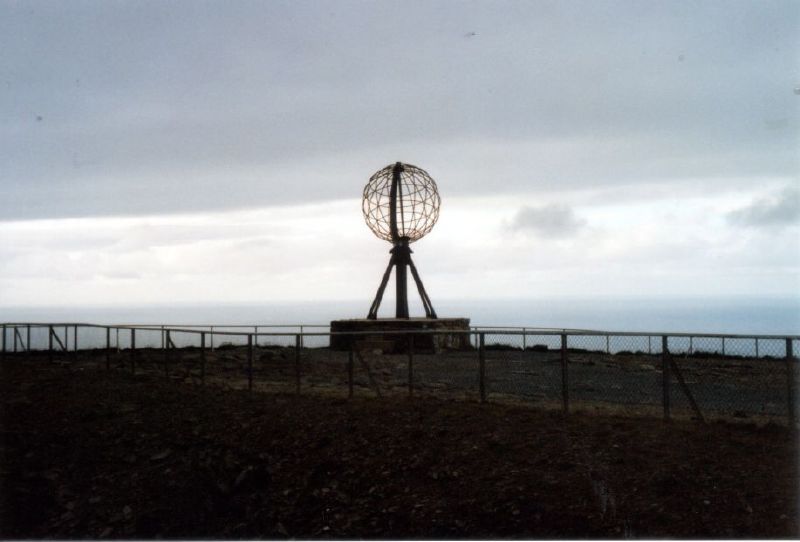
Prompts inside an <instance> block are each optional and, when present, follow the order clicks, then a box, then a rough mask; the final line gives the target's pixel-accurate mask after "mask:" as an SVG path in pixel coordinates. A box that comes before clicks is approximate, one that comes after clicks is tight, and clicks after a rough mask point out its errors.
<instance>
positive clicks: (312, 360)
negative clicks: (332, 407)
mask: <svg viewBox="0 0 800 542" xmlns="http://www.w3.org/2000/svg"><path fill="white" fill-rule="evenodd" d="M324 338H325V339H327V338H328V337H327V336H324ZM306 339H308V337H306ZM348 357H349V352H347V351H341V350H332V349H328V348H308V347H306V348H301V349H300V393H319V394H322V395H334V396H338V397H344V396H347V393H348V369H347V367H348Z"/></svg>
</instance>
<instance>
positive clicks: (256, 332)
mask: <svg viewBox="0 0 800 542" xmlns="http://www.w3.org/2000/svg"><path fill="white" fill-rule="evenodd" d="M253 333H255V334H256V339H255V340H256V348H258V326H253Z"/></svg>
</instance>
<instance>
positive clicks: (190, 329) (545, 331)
mask: <svg viewBox="0 0 800 542" xmlns="http://www.w3.org/2000/svg"><path fill="white" fill-rule="evenodd" d="M0 325H3V326H6V327H12V328H13V327H23V326H31V327H32V328H34V327H35V328H47V327H50V326H52V327H60V326H70V327H76V326H77V327H81V328H98V329H125V330H130V329H136V330H141V331H158V332H160V331H161V330H162V329H169V330H170V331H172V332H177V333H193V334H199V333H211V332H210V331H209V330H208V329H197V328H200V327H205V328H208V327H215V328H222V329H214V331H213V334H214V335H220V336H234V337H239V336H241V337H246V336H248V335H257V336H259V337H270V336H275V337H288V336H294V335H298V334H300V335H304V336H320V337H324V336H333V335H335V336H347V335H353V336H355V335H363V336H369V335H377V334H382V333H392V334H423V335H437V334H442V333H448V334H460V335H474V334H476V333H486V334H487V335H545V336H557V335H564V334H566V335H571V336H599V337H662V336H668V337H676V338H690V337H694V338H711V339H764V340H785V339H790V340H800V335H775V334H770V335H759V334H750V335H747V334H733V333H728V334H725V333H691V332H667V331H647V332H646V331H602V330H588V329H569V328H563V329H561V328H528V327H525V328H522V327H519V328H510V327H509V328H503V327H499V326H493V327H490V326H475V327H471V328H470V329H469V330H465V329H419V330H416V329H411V330H409V329H381V330H371V331H334V332H331V331H328V332H320V331H310V332H309V331H303V332H302V333H300V332H289V331H286V332H269V331H266V332H265V331H260V330H259V331H258V332H255V331H253V332H243V331H229V330H226V329H224V328H236V329H239V328H251V327H252V328H255V327H264V328H269V327H273V328H289V327H291V328H299V327H303V328H315V327H319V328H326V327H329V326H326V325H322V324H275V325H269V324H253V325H242V324H232V325H226V324H213V325H212V324H208V325H205V326H201V325H199V324H190V325H187V326H185V327H177V326H174V325H167V324H164V325H163V326H162V325H156V324H149V325H137V324H90V323H75V322H66V323H65V322H59V323H41V322H37V323H0Z"/></svg>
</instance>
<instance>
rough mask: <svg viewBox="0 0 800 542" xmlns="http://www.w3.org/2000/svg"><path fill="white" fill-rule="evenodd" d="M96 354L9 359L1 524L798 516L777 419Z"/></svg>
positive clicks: (358, 529) (140, 526) (789, 454)
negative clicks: (589, 406) (482, 396)
mask: <svg viewBox="0 0 800 542" xmlns="http://www.w3.org/2000/svg"><path fill="white" fill-rule="evenodd" d="M218 354H224V352H218ZM261 354H264V352H262V353H261ZM185 357H186V358H188V357H189V355H188V353H187V354H186V356H185ZM84 358H85V359H84V360H83V361H84V362H79V363H49V362H47V361H46V360H44V359H35V356H34V357H33V358H31V359H29V360H27V361H25V362H23V361H22V360H14V361H13V362H6V363H3V364H2V365H0V371H2V373H1V374H0V377H1V378H0V390H2V398H3V399H2V404H1V407H2V408H1V410H0V430H1V431H2V432H1V433H0V434H1V435H2V439H0V480H1V481H2V484H1V485H0V488H1V489H0V536H2V537H3V538H17V537H21V538H29V537H32V538H45V537H54V538H185V537H190V538H242V537H244V538H288V537H296V538H360V537H364V538H508V537H522V538H584V537H592V538H605V537H612V538H622V537H644V538H649V537H659V538H661V537H670V538H671V537H677V538H696V537H702V538H718V537H722V538H739V537H745V538H774V537H797V536H798V535H799V534H800V533H799V532H798V519H797V510H798V508H797V506H798V500H797V489H798V485H797V482H798V473H797V446H796V433H795V432H794V431H792V430H790V429H787V428H785V427H782V426H778V425H774V424H766V425H761V426H757V425H754V424H745V423H738V424H730V423H725V422H715V423H710V424H707V425H702V424H699V423H694V422H683V421H674V422H672V423H664V422H662V421H660V420H658V419H647V418H638V419H637V418H631V417H620V416H603V415H599V414H594V415H572V416H567V417H564V416H562V415H561V414H559V413H558V412H552V411H544V410H540V409H536V408H530V407H521V406H513V405H505V404H497V403H489V404H483V405H482V404H478V403H475V402H472V401H453V400H444V399H443V397H446V396H444V395H441V394H440V395H438V396H434V397H431V396H424V395H423V396H415V397H414V398H413V399H408V398H407V397H405V396H403V397H400V396H399V395H400V390H398V396H396V397H385V396H384V397H383V398H382V399H376V398H373V397H370V395H374V394H371V393H369V392H368V390H370V387H369V385H368V383H369V382H368V381H369V378H368V377H363V378H364V382H365V384H364V386H363V389H362V391H363V392H364V393H362V394H356V395H357V396H356V397H355V398H354V399H353V400H349V401H348V400H345V399H342V398H340V397H327V396H326V394H325V391H327V390H330V389H333V388H330V387H327V388H326V387H321V388H320V390H319V391H320V393H316V394H311V393H308V394H305V395H300V396H297V395H293V394H283V393H258V392H256V393H248V392H247V391H244V390H234V389H224V388H223V387H222V386H212V385H207V386H201V385H199V384H198V385H194V384H190V383H187V379H186V378H184V376H183V375H181V374H180V372H181V370H182V369H181V365H183V364H184V363H186V362H187V359H183V360H173V365H172V366H171V368H170V374H171V375H173V378H169V379H168V378H164V376H163V373H161V372H158V371H157V369H159V368H160V367H159V366H154V367H153V368H152V370H151V369H150V368H148V367H147V365H146V363H144V362H142V365H141V367H139V369H140V371H139V372H138V373H137V374H131V372H130V371H129V370H127V369H128V368H127V367H126V370H112V371H105V370H98V368H97V365H98V361H101V360H102V357H99V358H96V359H88V358H87V357H86V356H84ZM279 358H280V353H279V352H273V354H272V359H271V363H272V364H273V367H271V370H272V374H274V373H275V366H277V365H279V364H283V365H285V371H284V372H286V374H287V378H285V379H275V380H274V383H275V385H276V386H277V385H281V386H284V387H287V389H288V386H289V384H291V383H292V382H293V379H292V378H288V376H291V375H292V372H291V368H292V363H290V362H289V361H287V360H284V361H280V360H279ZM118 361H123V360H122V359H120V360H118ZM265 362H266V360H265ZM231 363H232V368H231V370H232V371H234V372H235V371H237V370H238V368H237V366H236V365H235V363H234V362H231ZM331 363H335V365H334V367H338V368H341V367H340V363H339V360H336V359H332V360H331ZM221 364H222V362H221V361H218V363H217V365H218V366H219V365H221ZM101 365H102V364H101ZM371 371H373V372H374V373H375V374H373V377H374V378H376V379H377V378H378V377H381V378H383V380H384V381H391V380H392V378H394V377H393V369H392V368H390V369H389V374H384V373H383V372H382V371H383V369H380V368H378V367H375V368H372V369H371ZM316 376H318V377H320V378H322V376H324V374H315V373H309V375H308V376H307V377H306V380H305V381H302V384H303V385H304V386H305V387H306V388H310V387H311V386H312V384H313V381H312V380H313V377H316ZM342 378H343V379H344V378H345V377H344V376H343V377H342ZM359 378H362V376H359ZM188 380H191V379H188ZM195 380H196V379H195ZM209 380H212V378H211V377H209ZM262 380H263V379H262ZM323 380H324V379H323ZM229 381H233V380H232V379H229ZM329 381H330V379H329V378H328V379H327V381H326V385H327V382H329ZM267 387H268V385H267ZM335 389H337V390H338V388H335ZM388 389H389V388H388V387H387V390H388ZM437 397H438V398H437Z"/></svg>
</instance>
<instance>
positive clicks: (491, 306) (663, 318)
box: [0, 297, 800, 335]
mask: <svg viewBox="0 0 800 542" xmlns="http://www.w3.org/2000/svg"><path fill="white" fill-rule="evenodd" d="M434 303H435V304H434V307H435V309H436V311H437V313H438V314H439V316H442V317H444V316H454V317H468V318H470V319H471V322H472V324H473V325H477V326H516V327H536V328H558V329H560V328H571V329H591V330H600V331H639V332H653V333H660V332H672V333H683V332H689V333H730V334H779V335H783V334H793V335H800V297H797V298H777V297H775V298H763V297H762V298H757V297H738V298H736V297H732V298H719V297H717V298H687V299H657V298H651V299H647V298H627V299H626V298H593V299H577V298H542V299H536V300H499V301H498V300H492V301H480V300H441V301H438V302H437V301H436V300H434ZM368 309H369V302H368V301H367V300H364V301H340V302H331V301H324V302H298V303H261V304H255V303H249V304H244V303H241V304H173V305H146V306H107V307H102V306H86V307H79V306H78V307H0V321H3V322H43V323H44V322H79V323H93V324H159V325H160V324H169V325H180V324H186V325H189V324H195V325H211V324H216V325H236V324H242V325H270V324H273V325H278V324H306V325H312V324H323V325H325V324H327V323H328V322H330V321H331V320H334V319H340V318H364V317H365V316H366V314H367V311H368ZM392 310H393V302H392V300H391V299H387V300H385V301H384V303H383V305H382V306H381V313H380V314H379V316H381V317H387V316H389V317H390V316H392ZM410 310H411V312H412V315H414V314H420V315H421V314H424V313H423V312H422V309H421V307H418V306H416V305H415V304H414V302H412V304H411V307H410Z"/></svg>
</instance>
